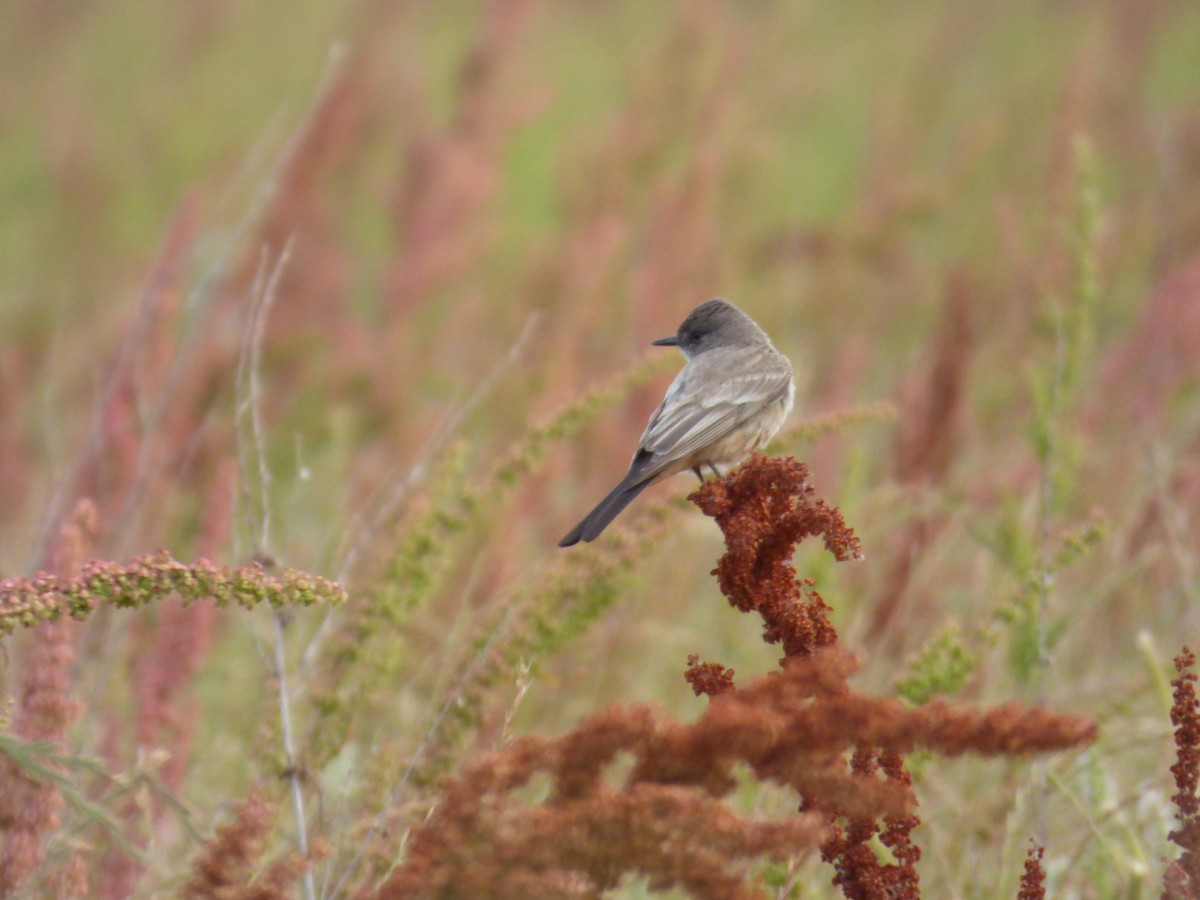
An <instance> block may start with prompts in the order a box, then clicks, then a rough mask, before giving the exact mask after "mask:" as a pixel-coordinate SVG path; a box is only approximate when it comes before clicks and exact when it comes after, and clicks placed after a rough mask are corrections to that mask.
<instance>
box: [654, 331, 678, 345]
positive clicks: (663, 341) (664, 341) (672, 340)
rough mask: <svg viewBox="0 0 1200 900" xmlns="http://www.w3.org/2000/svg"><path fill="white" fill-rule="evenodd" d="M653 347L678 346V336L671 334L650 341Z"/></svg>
mask: <svg viewBox="0 0 1200 900" xmlns="http://www.w3.org/2000/svg"><path fill="white" fill-rule="evenodd" d="M650 344H651V346H653V347H678V346H679V338H678V336H676V335H674V334H673V335H671V336H670V337H669V338H659V339H658V340H657V341H651V342H650Z"/></svg>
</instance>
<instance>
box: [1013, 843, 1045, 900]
mask: <svg viewBox="0 0 1200 900" xmlns="http://www.w3.org/2000/svg"><path fill="white" fill-rule="evenodd" d="M1045 855H1046V848H1045V847H1043V846H1042V845H1041V844H1039V843H1037V842H1036V841H1035V842H1034V843H1033V844H1031V845H1030V847H1029V852H1028V853H1026V854H1025V870H1024V871H1023V872H1022V873H1021V889H1020V891H1019V892H1018V893H1017V900H1043V898H1044V897H1045V896H1046V872H1045V870H1044V869H1042V858H1043V857H1044V856H1045Z"/></svg>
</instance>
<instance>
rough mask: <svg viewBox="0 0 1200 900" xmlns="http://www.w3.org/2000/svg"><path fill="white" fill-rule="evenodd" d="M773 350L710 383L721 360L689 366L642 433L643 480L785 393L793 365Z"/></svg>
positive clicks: (639, 449) (705, 444)
mask: <svg viewBox="0 0 1200 900" xmlns="http://www.w3.org/2000/svg"><path fill="white" fill-rule="evenodd" d="M772 356H773V357H774V358H771V357H768V358H766V359H762V360H761V361H760V362H759V364H758V365H750V366H748V367H746V368H749V369H750V371H746V368H743V367H741V366H738V367H737V368H738V369H740V372H739V374H736V375H732V376H730V377H728V378H724V379H721V380H719V381H717V382H716V385H715V386H713V387H707V386H708V384H709V383H710V382H712V381H715V380H716V379H715V378H712V377H708V376H710V375H712V374H715V373H719V371H720V368H723V366H720V365H717V366H713V367H709V368H708V370H707V371H704V370H697V371H692V372H689V371H688V370H687V368H686V367H685V369H684V370H683V371H682V372H680V373H679V377H677V378H676V380H675V381H674V382H673V383H672V384H671V387H670V388H669V389H668V391H667V396H666V397H665V398H664V400H663V402H662V404H661V405H659V407H658V409H656V410H655V411H654V414H653V415H652V416H651V417H650V422H649V424H647V426H646V431H645V433H643V434H642V439H641V442H640V443H639V445H638V454H637V455H638V456H639V457H642V465H641V466H639V467H638V468H640V469H641V471H639V472H638V475H639V476H641V479H640V480H645V479H650V478H653V477H654V476H655V475H657V474H659V473H660V472H662V471H663V470H664V469H666V468H667V467H669V466H670V465H671V464H672V463H676V462H678V461H679V460H681V459H686V458H687V457H688V456H691V455H692V454H693V453H695V452H696V451H697V450H700V449H701V448H703V447H706V446H708V445H709V444H711V443H713V442H714V441H717V440H719V439H720V438H722V437H724V436H725V435H727V434H729V433H730V432H731V431H733V430H734V429H736V428H738V427H740V426H741V425H743V424H745V423H746V422H747V421H748V420H750V419H751V418H753V417H754V416H755V415H757V414H758V413H759V412H761V411H762V410H763V409H765V408H766V407H768V406H770V405H771V404H772V403H775V402H777V401H779V400H781V399H783V398H784V397H785V396H786V395H787V392H788V387H789V385H790V384H791V381H792V372H791V367H790V366H789V365H788V363H787V361H786V360H784V359H782V358H780V357H778V356H775V355H774V354H772ZM713 362H714V363H721V362H724V360H720V359H714V360H713ZM636 463H637V458H636V457H635V465H636Z"/></svg>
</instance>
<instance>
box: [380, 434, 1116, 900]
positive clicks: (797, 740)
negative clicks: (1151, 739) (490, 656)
mask: <svg viewBox="0 0 1200 900" xmlns="http://www.w3.org/2000/svg"><path fill="white" fill-rule="evenodd" d="M692 499H693V500H694V501H695V502H696V503H697V505H699V506H700V507H701V509H703V510H704V511H705V512H706V513H708V514H709V515H712V516H713V517H714V518H716V520H717V522H718V524H719V525H720V526H721V528H722V530H723V531H724V533H725V535H726V543H727V548H728V549H727V552H726V554H725V556H724V557H722V559H721V561H720V563H719V564H718V567H717V569H716V570H715V573H714V574H716V575H717V578H718V581H719V582H720V584H721V586H722V589H723V590H724V591H725V593H726V596H727V597H728V598H729V600H730V603H731V604H733V605H734V606H737V607H738V608H739V609H743V610H745V611H751V610H753V611H755V612H758V613H759V614H760V615H761V616H762V617H763V619H764V622H765V623H766V627H765V634H764V638H765V640H767V641H768V642H769V643H780V644H782V645H783V647H784V649H785V654H786V655H785V656H784V658H783V660H782V661H781V663H782V672H780V673H777V674H772V675H767V676H765V677H762V678H759V679H757V680H755V681H754V682H752V683H750V684H749V685H747V686H745V687H741V688H735V687H734V686H733V673H732V672H731V671H729V670H728V669H726V668H724V667H722V666H719V665H717V664H713V663H704V664H701V663H700V662H699V661H698V659H697V658H696V657H694V656H693V657H691V658H690V659H689V660H688V665H689V669H688V680H689V681H690V682H691V683H692V685H693V688H694V689H695V690H696V692H697V693H705V694H708V695H709V696H710V698H711V699H710V702H709V706H708V709H707V710H706V712H705V713H704V715H703V716H702V717H701V718H700V719H699V720H698V721H697V722H695V723H693V724H688V725H684V724H679V723H677V722H674V721H672V720H671V719H669V718H667V717H666V716H665V715H663V714H662V713H660V712H658V711H657V710H655V709H653V708H651V707H645V706H641V707H625V708H621V707H615V708H612V709H610V710H608V711H607V712H604V713H601V714H599V715H596V716H593V717H592V718H590V719H588V720H586V721H585V722H583V723H582V724H581V725H580V726H579V727H577V728H576V729H575V730H574V731H572V732H571V733H569V734H567V735H565V736H563V737H561V738H557V739H551V738H545V737H540V736H530V737H524V738H520V739H518V740H516V741H514V742H512V743H511V744H509V745H507V746H506V747H504V748H502V749H500V750H497V751H494V752H491V753H489V754H487V755H485V756H483V757H481V758H480V759H478V760H476V761H475V762H473V763H471V764H469V765H468V766H467V767H465V768H464V769H463V770H462V772H461V773H460V774H459V775H457V776H455V777H453V778H448V779H446V780H445V781H444V783H443V793H442V797H441V799H440V802H439V803H438V805H437V806H436V808H435V809H434V810H433V812H432V814H431V815H430V817H429V818H428V819H427V820H426V821H425V822H424V823H423V824H422V825H420V826H419V827H417V828H415V829H414V830H413V831H412V833H411V835H410V837H409V841H408V845H407V848H406V858H405V861H404V863H403V864H402V865H401V866H400V867H399V868H398V869H397V870H396V871H395V872H394V873H393V874H392V876H391V878H389V879H388V881H387V882H386V883H385V884H384V885H383V886H382V887H381V888H380V889H379V892H378V894H377V896H379V897H455V896H472V897H520V896H545V897H576V896H594V895H595V894H596V893H597V892H600V891H603V890H607V889H610V888H613V887H615V886H616V885H617V884H619V883H620V881H621V879H622V878H624V877H625V876H627V875H630V874H633V873H638V874H640V875H642V876H644V877H646V878H647V879H648V881H649V885H650V886H651V888H652V889H659V888H666V887H668V886H680V887H683V888H685V889H686V890H688V891H689V892H690V893H691V894H692V895H694V896H698V897H757V896H763V893H762V890H761V886H760V885H758V884H756V882H755V881H754V880H753V878H752V877H750V876H749V873H748V869H749V865H748V864H749V862H750V861H752V860H753V859H755V858H759V857H768V858H779V857H782V856H796V855H800V854H804V853H808V852H811V851H812V850H814V849H816V848H817V846H818V844H819V845H820V850H821V854H822V856H823V858H824V859H826V861H828V862H830V863H832V864H833V866H834V868H835V870H836V874H835V878H834V882H835V884H837V885H839V886H840V887H841V889H842V891H843V893H844V894H845V895H846V896H847V897H864V898H865V897H882V896H890V897H915V896H917V895H918V894H917V876H916V870H915V868H914V866H915V863H916V861H917V860H918V859H919V856H920V850H919V848H918V847H917V846H916V845H915V844H914V843H913V842H912V840H911V831H912V829H913V828H915V827H916V825H918V824H919V821H920V820H919V819H918V818H917V816H916V815H915V814H914V810H915V807H916V797H915V795H914V793H913V790H912V779H911V777H910V776H909V774H908V773H907V772H906V771H905V769H904V762H903V756H902V754H904V753H906V752H909V751H911V750H913V749H916V748H922V749H925V750H929V751H934V752H938V753H942V754H945V755H957V754H961V753H966V752H974V753H983V754H1005V755H1022V754H1030V753H1037V752H1045V751H1050V750H1058V749H1066V748H1069V747H1076V746H1080V745H1082V744H1086V743H1088V742H1090V741H1092V740H1094V738H1095V734H1096V728H1095V724H1094V723H1093V722H1091V721H1090V720H1087V719H1083V718H1079V717H1072V716H1062V715H1056V714H1054V713H1050V712H1048V711H1046V710H1043V709H1037V708H1034V709H1029V710H1023V709H1020V708H1018V707H1016V706H1015V705H1005V706H1000V707H996V708H993V709H987V710H970V709H964V708H959V707H954V706H951V705H950V704H948V703H945V702H943V701H935V702H932V703H929V704H926V705H924V706H921V707H916V708H914V707H910V706H908V705H906V704H904V703H902V702H901V701H899V700H895V699H892V698H886V697H866V696H863V695H860V694H856V693H854V692H853V691H852V690H851V689H850V687H849V684H848V679H849V676H850V675H851V674H853V672H854V671H855V668H856V663H855V660H854V659H853V657H852V656H851V655H850V654H848V653H847V652H846V651H844V650H842V649H841V648H839V647H837V646H836V642H837V633H836V631H835V630H834V628H833V626H832V623H830V621H829V618H828V615H827V611H828V607H827V606H826V605H825V603H824V601H823V600H822V599H821V597H820V595H819V594H817V593H816V591H814V590H813V588H812V585H811V583H810V582H805V581H801V580H799V579H798V578H797V577H796V572H795V568H794V566H793V564H792V562H791V559H792V553H793V551H794V549H795V545H796V543H797V542H798V541H800V540H802V539H803V538H804V537H808V536H815V535H818V534H819V535H821V536H822V537H823V539H824V541H825V545H826V547H827V548H829V550H830V552H832V553H833V554H834V555H835V556H836V557H837V558H838V559H849V558H852V557H855V556H857V555H859V553H860V550H859V544H858V540H857V538H856V537H855V536H854V533H853V532H852V531H851V530H850V529H849V528H847V527H846V525H845V522H844V521H843V519H842V516H841V513H840V512H839V511H838V510H837V509H835V508H833V507H830V506H828V505H827V504H826V503H825V502H824V501H822V500H819V499H816V498H815V497H814V496H813V491H812V488H811V487H810V486H809V484H808V471H807V469H806V467H805V466H804V465H803V464H801V463H798V462H796V461H795V460H793V459H790V458H789V459H769V458H766V457H755V458H754V459H753V460H752V461H751V462H749V463H748V464H746V465H745V466H743V467H742V468H740V469H739V470H737V471H736V472H735V473H733V474H732V475H730V476H729V477H727V478H725V479H722V480H716V481H711V482H708V483H707V484H705V485H704V486H703V487H701V488H700V489H699V490H698V491H697V492H696V493H695V494H694V495H693V498H692ZM846 754H850V758H849V763H847V759H846ZM622 755H626V756H628V757H629V758H630V767H629V769H628V774H627V775H626V776H625V777H624V779H623V780H621V781H620V784H619V786H614V785H613V784H612V782H613V781H614V780H615V776H613V775H612V774H611V773H610V769H611V767H612V766H613V764H614V763H615V762H616V761H617V760H618V758H620V757H621V756H622ZM738 764H742V765H745V766H746V767H747V768H748V769H749V771H750V772H751V773H752V774H753V776H754V777H755V778H756V779H757V780H758V781H760V782H764V783H766V782H770V783H772V784H775V785H780V786H783V787H785V788H787V789H790V790H791V791H792V792H794V795H795V800H796V803H797V806H798V810H799V812H798V814H797V815H796V816H795V817H792V818H787V819H783V820H766V821H764V820H759V819H752V818H748V817H742V816H740V815H738V814H737V813H735V812H733V811H732V810H731V809H730V808H728V807H727V806H726V805H724V804H723V803H722V802H721V799H720V798H722V797H724V796H725V795H727V794H728V793H729V792H730V791H732V790H733V789H734V788H735V787H736V786H737V784H738V780H737V778H736V777H735V773H734V767H735V766H736V765H738ZM539 775H540V776H548V777H549V780H550V785H549V795H548V797H547V798H546V799H545V800H544V801H543V802H541V803H535V802H531V800H530V799H529V794H530V792H531V790H532V789H533V788H532V786H533V785H536V783H537V782H536V779H537V777H538V776H539ZM880 776H882V777H880ZM881 823H882V824H881ZM877 835H878V840H879V841H880V842H881V843H882V844H883V845H884V846H886V847H888V848H889V849H890V851H891V853H892V855H893V857H894V859H895V862H894V863H887V864H885V863H881V862H880V861H879V860H878V858H877V856H876V854H875V851H874V850H873V848H872V846H871V843H870V842H871V841H872V840H873V839H874V838H875V837H876V836H877Z"/></svg>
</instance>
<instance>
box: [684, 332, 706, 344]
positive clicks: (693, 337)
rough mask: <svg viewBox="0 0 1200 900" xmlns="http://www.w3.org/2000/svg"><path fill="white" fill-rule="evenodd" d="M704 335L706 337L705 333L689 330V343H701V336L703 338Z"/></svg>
mask: <svg viewBox="0 0 1200 900" xmlns="http://www.w3.org/2000/svg"><path fill="white" fill-rule="evenodd" d="M702 337H704V335H702V334H701V333H700V332H699V331H689V332H688V333H687V339H688V343H689V344H698V343H700V338H702Z"/></svg>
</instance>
